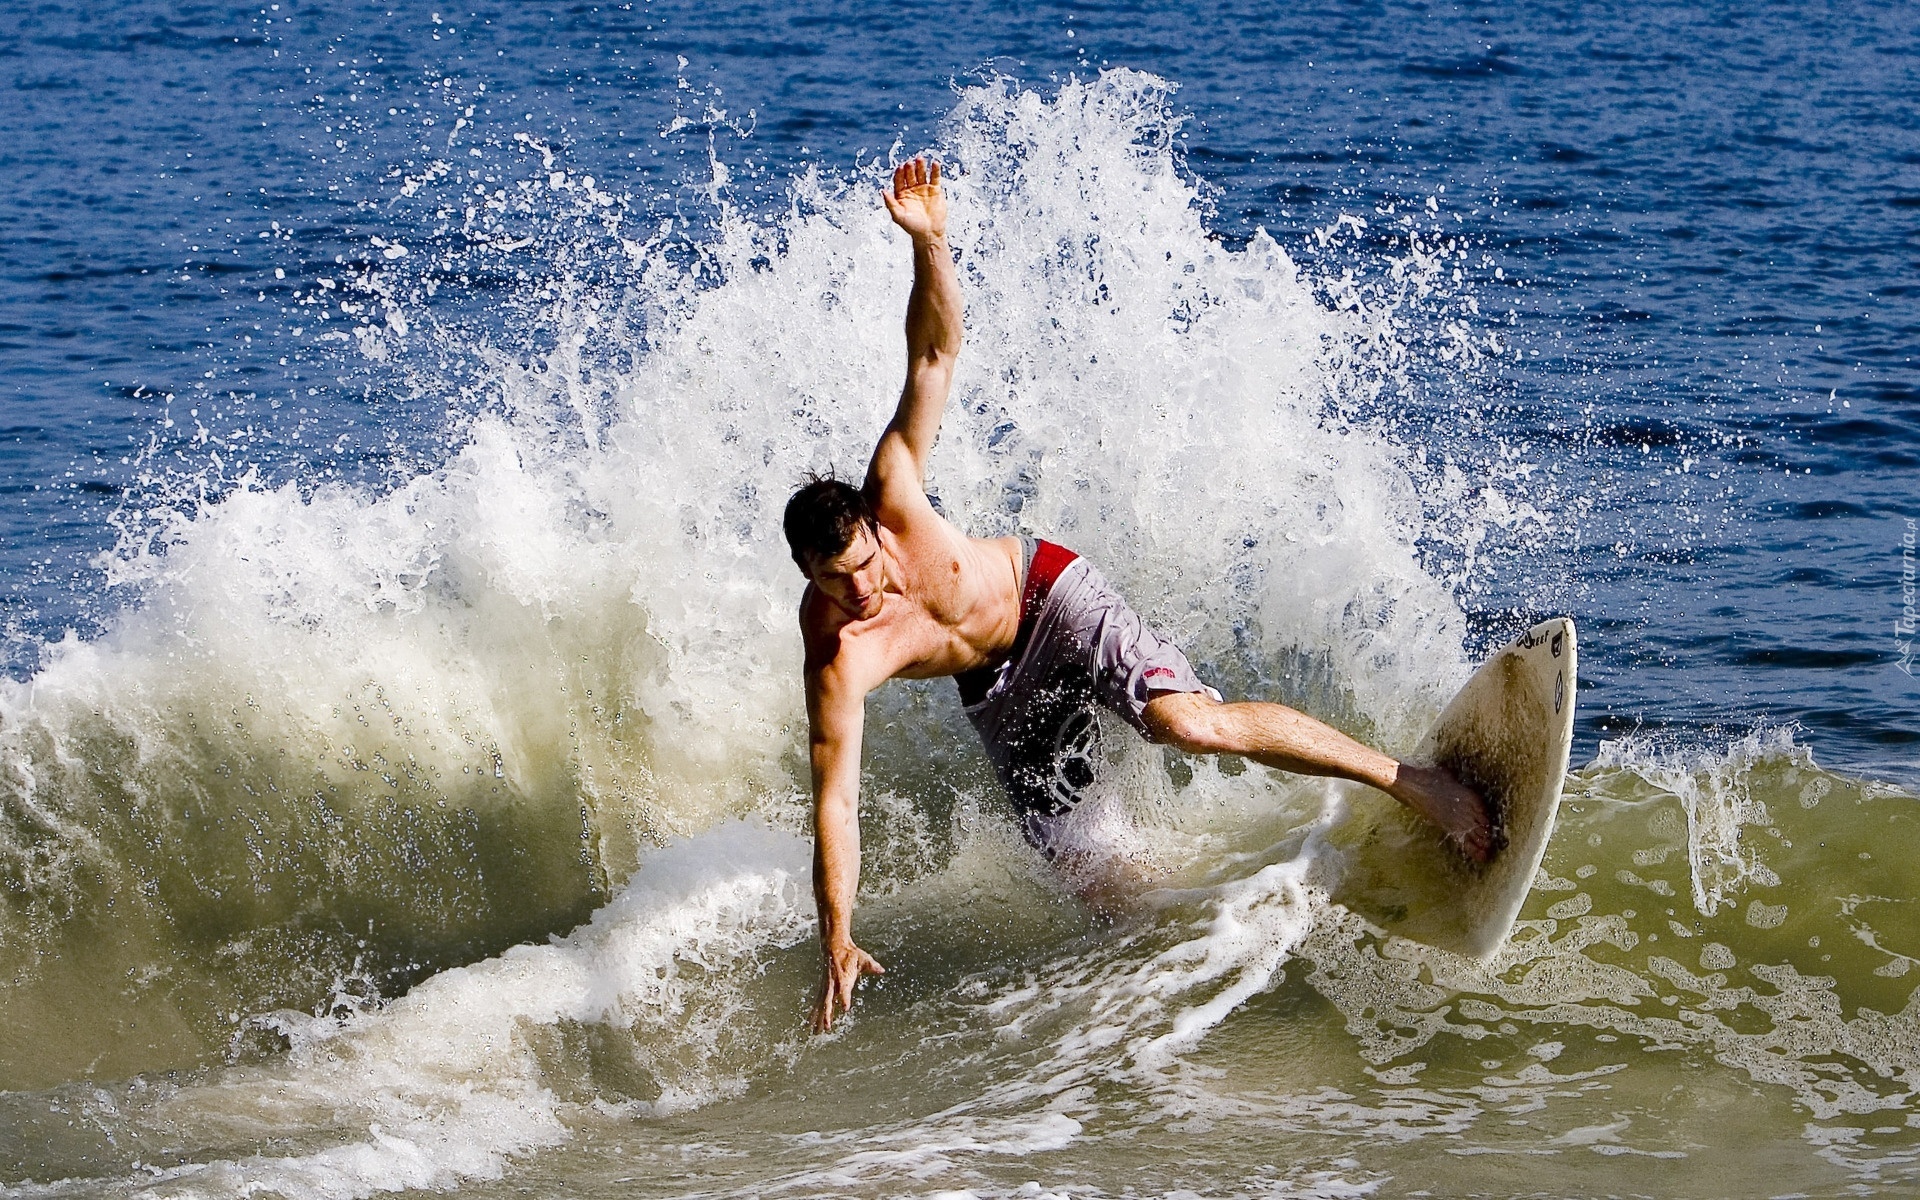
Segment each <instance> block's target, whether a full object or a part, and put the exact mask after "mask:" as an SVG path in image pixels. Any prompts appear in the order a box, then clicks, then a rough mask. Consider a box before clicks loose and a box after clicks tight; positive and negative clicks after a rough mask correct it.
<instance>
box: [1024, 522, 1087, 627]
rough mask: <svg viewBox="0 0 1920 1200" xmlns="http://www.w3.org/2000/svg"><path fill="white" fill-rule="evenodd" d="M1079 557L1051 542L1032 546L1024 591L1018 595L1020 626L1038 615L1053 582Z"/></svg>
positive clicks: (1051, 588) (1051, 589)
mask: <svg viewBox="0 0 1920 1200" xmlns="http://www.w3.org/2000/svg"><path fill="white" fill-rule="evenodd" d="M1079 557H1080V556H1079V555H1078V554H1075V553H1074V552H1073V551H1071V550H1069V549H1067V548H1066V547H1065V546H1056V545H1054V544H1053V543H1052V542H1044V541H1043V542H1036V543H1035V544H1034V548H1033V561H1032V562H1031V563H1028V564H1027V586H1026V590H1024V591H1022V592H1021V593H1020V624H1021V625H1023V626H1024V625H1026V624H1027V622H1029V621H1031V620H1034V619H1035V618H1037V617H1038V616H1039V615H1040V607H1041V605H1043V604H1045V603H1046V602H1047V595H1048V593H1050V592H1052V591H1053V583H1054V580H1056V579H1058V578H1060V572H1062V571H1064V570H1066V569H1067V567H1068V565H1069V564H1071V563H1072V562H1073V560H1074V559H1076V558H1079ZM1021 640H1022V641H1024V640H1025V639H1024V638H1023V639H1021Z"/></svg>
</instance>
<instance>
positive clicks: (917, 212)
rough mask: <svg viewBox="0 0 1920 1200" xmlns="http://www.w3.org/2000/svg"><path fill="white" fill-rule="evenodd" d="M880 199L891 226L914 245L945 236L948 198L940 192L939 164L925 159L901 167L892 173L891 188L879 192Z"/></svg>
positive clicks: (912, 159)
mask: <svg viewBox="0 0 1920 1200" xmlns="http://www.w3.org/2000/svg"><path fill="white" fill-rule="evenodd" d="M880 197H881V199H883V200H885V201H886V202H887V212H888V213H889V214H891V215H892V217H893V223H894V224H895V225H898V226H899V227H900V228H902V229H904V230H906V231H907V232H908V233H909V234H910V235H912V237H913V239H914V240H915V241H921V240H923V239H925V238H937V237H945V236H946V235H947V194H946V193H945V192H944V191H942V190H940V164H939V163H937V162H929V161H927V160H926V159H924V158H910V159H908V160H907V161H906V162H903V163H901V164H900V165H899V166H897V167H895V168H894V169H893V186H892V187H890V188H883V189H881V192H880Z"/></svg>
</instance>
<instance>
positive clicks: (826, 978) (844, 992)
mask: <svg viewBox="0 0 1920 1200" xmlns="http://www.w3.org/2000/svg"><path fill="white" fill-rule="evenodd" d="M901 169H902V170H905V168H904V167H903V168H901ZM934 194H935V195H936V196H938V195H939V193H938V192H935V193H934ZM942 208H943V209H944V208H945V205H942ZM896 219H898V218H896ZM903 224H904V222H903ZM886 973H887V969H886V968H885V967H883V966H881V965H880V964H879V963H877V962H875V961H874V959H873V955H871V954H868V953H867V952H866V951H865V950H862V949H861V948H860V947H858V946H856V945H854V944H853V943H852V942H847V943H845V944H843V945H841V946H838V947H828V948H827V950H826V962H824V963H823V964H821V969H820V1002H819V1003H818V1004H816V1005H814V1006H813V1031H814V1032H815V1033H825V1032H826V1031H827V1030H829V1029H832V1028H833V1014H834V1008H835V1006H836V1005H837V1006H838V1007H839V1010H840V1011H841V1012H843V1013H844V1012H847V1011H849V1010H851V1009H852V1008H853V989H854V988H856V987H858V986H859V984H860V977H861V976H862V975H885V974H886Z"/></svg>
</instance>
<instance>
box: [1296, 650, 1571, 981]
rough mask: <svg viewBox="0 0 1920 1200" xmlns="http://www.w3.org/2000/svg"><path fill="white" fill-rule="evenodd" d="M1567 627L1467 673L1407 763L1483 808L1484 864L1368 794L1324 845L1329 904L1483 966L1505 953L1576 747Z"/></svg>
mask: <svg viewBox="0 0 1920 1200" xmlns="http://www.w3.org/2000/svg"><path fill="white" fill-rule="evenodd" d="M1575 659H1576V650H1575V646H1574V633H1573V622H1572V621H1570V620H1568V619H1567V618H1565V617H1556V618H1554V619H1553V620H1551V621H1542V622H1541V623H1540V624H1538V625H1535V626H1534V627H1533V628H1532V629H1529V630H1528V631H1527V632H1526V633H1525V634H1523V635H1521V636H1520V637H1519V638H1517V639H1515V640H1514V641H1513V643H1512V644H1510V645H1508V646H1507V647H1506V648H1505V649H1503V650H1501V651H1500V652H1499V653H1498V654H1495V655H1494V656H1493V657H1492V658H1490V659H1488V660H1487V662H1486V663H1485V664H1484V665H1482V666H1481V668H1480V669H1479V670H1478V671H1475V672H1474V674H1473V678H1471V679H1469V680H1467V683H1466V686H1465V687H1463V688H1461V689H1460V691H1459V694H1457V695H1456V696H1454V698H1453V699H1452V701H1450V702H1449V703H1448V704H1447V707H1446V709H1445V710H1444V711H1442V712H1441V714H1440V719H1439V720H1437V721H1435V722H1434V724H1433V728H1432V729H1431V730H1430V731H1429V732H1428V733H1427V736H1426V740H1425V741H1423V742H1422V743H1421V745H1420V749H1419V750H1418V751H1416V752H1415V753H1414V755H1413V756H1412V757H1413V761H1415V762H1418V763H1424V764H1429V765H1433V766H1439V767H1444V768H1446V769H1447V770H1449V771H1451V772H1453V774H1454V775H1455V776H1456V777H1457V778H1459V779H1460V780H1461V782H1463V783H1465V784H1467V785H1468V786H1469V787H1472V788H1473V789H1475V790H1476V791H1478V792H1479V793H1480V794H1481V795H1482V796H1484V797H1486V799H1487V802H1488V804H1489V805H1490V806H1491V807H1492V809H1493V815H1494V820H1495V822H1496V824H1497V826H1498V828H1499V829H1500V831H1501V834H1502V835H1503V837H1504V843H1505V844H1504V845H1503V846H1501V848H1500V849H1499V850H1498V851H1497V852H1496V853H1495V855H1494V857H1493V860H1492V861H1491V862H1488V863H1486V864H1485V865H1481V864H1477V863H1474V862H1472V861H1470V860H1469V859H1468V858H1467V857H1466V856H1465V855H1463V854H1462V853H1460V851H1458V850H1457V849H1455V848H1454V847H1452V846H1451V845H1449V844H1448V843H1447V841H1446V839H1445V838H1444V837H1443V836H1442V835H1441V833H1440V831H1439V830H1438V829H1437V828H1435V827H1434V826H1433V825H1432V824H1430V823H1429V822H1427V821H1425V820H1423V819H1421V818H1420V817H1418V816H1416V815H1414V814H1413V813H1412V812H1411V811H1410V810H1408V809H1407V808H1405V807H1404V806H1403V805H1401V804H1399V803H1397V802H1396V801H1394V800H1393V799H1391V798H1390V797H1388V796H1385V795H1383V794H1381V793H1379V792H1376V791H1373V790H1372V789H1370V788H1368V789H1359V790H1357V791H1356V793H1355V795H1354V796H1353V797H1352V805H1351V811H1350V815H1349V817H1348V818H1347V820H1346V821H1344V822H1343V823H1341V824H1340V825H1339V826H1338V827H1336V828H1335V829H1334V830H1333V831H1332V833H1330V834H1329V840H1331V841H1332V842H1333V843H1334V844H1335V845H1336V846H1338V847H1340V848H1341V849H1342V850H1344V851H1345V852H1346V855H1347V861H1346V864H1345V870H1344V871H1343V873H1342V877H1341V879H1340V882H1339V884H1338V885H1337V886H1336V887H1335V889H1334V898H1335V899H1337V900H1339V901H1340V902H1341V903H1343V904H1345V905H1346V906H1347V907H1348V908H1351V909H1353V910H1354V911H1355V912H1357V913H1359V914H1360V915H1361V916H1364V917H1366V918H1368V919H1369V920H1371V921H1373V922H1375V923H1376V924H1378V925H1380V926H1381V927H1382V928H1384V929H1386V930H1387V931H1388V932H1390V933H1394V934H1398V935H1400V936H1401V937H1407V938H1411V939H1413V940H1414V941H1417V942H1423V943H1425V944H1427V945H1429V946H1437V947H1439V948H1440V949H1442V950H1450V951H1453V952H1454V953H1456V954H1462V955H1466V956H1467V957H1469V958H1476V959H1480V960H1482V961H1485V960H1486V959H1489V958H1492V957H1493V955H1494V953H1495V952H1496V951H1498V950H1499V949H1500V947H1501V946H1502V945H1503V944H1504V943H1505V942H1506V940H1507V934H1508V933H1509V932H1510V931H1511V930H1512V929H1513V923H1514V920H1515V918H1517V917H1518V916H1519V913H1520V905H1521V903H1522V902H1523V901H1525V900H1526V898H1527V892H1528V890H1529V889H1530V888H1531V887H1532V886H1533V876H1534V872H1535V870H1536V869H1538V867H1539V866H1540V858H1541V856H1542V855H1543V854H1545V853H1546V849H1547V839H1548V838H1549V837H1550V836H1551V835H1552V833H1553V820H1554V816H1555V814H1556V813H1558V811H1559V809H1560V787H1561V784H1562V782H1563V781H1564V780H1565V779H1566V774H1567V755H1568V751H1569V749H1570V748H1571V746H1572V742H1573V697H1574V686H1575V683H1576V675H1575Z"/></svg>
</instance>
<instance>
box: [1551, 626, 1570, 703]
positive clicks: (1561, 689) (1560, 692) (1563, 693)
mask: <svg viewBox="0 0 1920 1200" xmlns="http://www.w3.org/2000/svg"><path fill="white" fill-rule="evenodd" d="M1553 652H1554V653H1555V654H1558V653H1560V639H1559V638H1558V637H1556V638H1554V639H1553ZM1566 699H1567V673H1566V672H1565V671H1559V672H1556V673H1555V674H1554V677H1553V711H1554V713H1555V714H1556V715H1557V714H1558V713H1559V712H1560V706H1561V705H1562V704H1564V703H1566Z"/></svg>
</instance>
